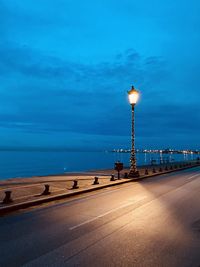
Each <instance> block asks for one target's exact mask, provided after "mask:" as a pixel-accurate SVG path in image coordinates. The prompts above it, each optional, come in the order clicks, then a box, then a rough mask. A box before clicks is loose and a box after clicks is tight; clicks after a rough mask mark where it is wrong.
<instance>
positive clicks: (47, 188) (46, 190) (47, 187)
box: [42, 184, 51, 195]
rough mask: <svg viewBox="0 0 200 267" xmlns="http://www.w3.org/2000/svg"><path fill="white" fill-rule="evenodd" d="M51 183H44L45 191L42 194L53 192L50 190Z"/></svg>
mask: <svg viewBox="0 0 200 267" xmlns="http://www.w3.org/2000/svg"><path fill="white" fill-rule="evenodd" d="M49 187H50V186H49V185H48V184H45V185H44V191H43V192H42V195H49V194H51V192H50V191H49Z"/></svg>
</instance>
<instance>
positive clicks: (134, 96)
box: [128, 86, 139, 178]
mask: <svg viewBox="0 0 200 267" xmlns="http://www.w3.org/2000/svg"><path fill="white" fill-rule="evenodd" d="M128 98H129V102H130V104H131V107H132V146H131V158H130V162H131V166H130V171H129V174H128V177H130V178H132V177H138V176H139V172H138V170H137V166H136V156H135V128H134V126H135V116H134V115H135V114H134V111H135V104H136V103H137V101H138V98H139V92H138V91H137V90H135V88H134V86H132V87H131V90H130V91H128Z"/></svg>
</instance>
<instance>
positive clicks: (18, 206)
mask: <svg viewBox="0 0 200 267" xmlns="http://www.w3.org/2000/svg"><path fill="white" fill-rule="evenodd" d="M198 166H199V164H198V165H193V166H186V167H184V168H181V169H175V170H168V171H165V172H158V173H153V174H149V175H143V176H140V177H137V178H130V179H129V178H127V180H123V181H118V182H116V183H113V184H112V183H111V184H105V185H100V186H98V187H90V188H87V189H82V190H79V191H74V192H71V193H64V194H60V195H55V196H48V197H46V198H39V199H37V200H30V201H26V202H22V203H17V204H11V205H9V204H8V205H7V206H5V207H1V208H0V216H2V215H5V214H8V213H9V212H13V211H17V210H20V209H25V208H29V207H33V206H37V205H40V204H43V203H48V202H51V201H55V200H61V199H64V198H68V197H72V196H76V195H80V194H84V193H89V192H92V191H97V190H100V189H103V188H107V187H112V186H116V185H120V184H126V183H130V182H137V181H140V180H144V179H147V178H151V177H155V176H159V175H163V174H168V173H172V172H178V171H182V170H186V169H191V168H195V167H198Z"/></svg>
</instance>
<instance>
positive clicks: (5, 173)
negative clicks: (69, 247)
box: [0, 151, 198, 179]
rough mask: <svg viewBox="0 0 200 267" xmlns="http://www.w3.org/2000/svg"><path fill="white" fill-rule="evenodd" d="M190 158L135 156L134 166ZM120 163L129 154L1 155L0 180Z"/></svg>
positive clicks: (0, 152)
mask: <svg viewBox="0 0 200 267" xmlns="http://www.w3.org/2000/svg"><path fill="white" fill-rule="evenodd" d="M197 156H198V155H193V154H150V153H138V154H137V156H136V157H137V164H138V165H147V164H150V163H151V161H154V162H156V163H160V162H168V161H169V162H173V161H183V160H191V159H195V158H196V157H197ZM116 161H121V162H123V163H124V165H125V166H129V163H130V154H129V153H110V152H65V151H48V152H39V151H31V152H27V151H0V179H5V178H12V177H30V176H35V175H48V174H58V173H63V172H64V171H66V172H75V171H88V170H98V169H110V168H113V166H114V162H116Z"/></svg>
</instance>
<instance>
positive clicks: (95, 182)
mask: <svg viewBox="0 0 200 267" xmlns="http://www.w3.org/2000/svg"><path fill="white" fill-rule="evenodd" d="M95 184H99V177H96V176H95V177H94V183H93V185H95Z"/></svg>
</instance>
